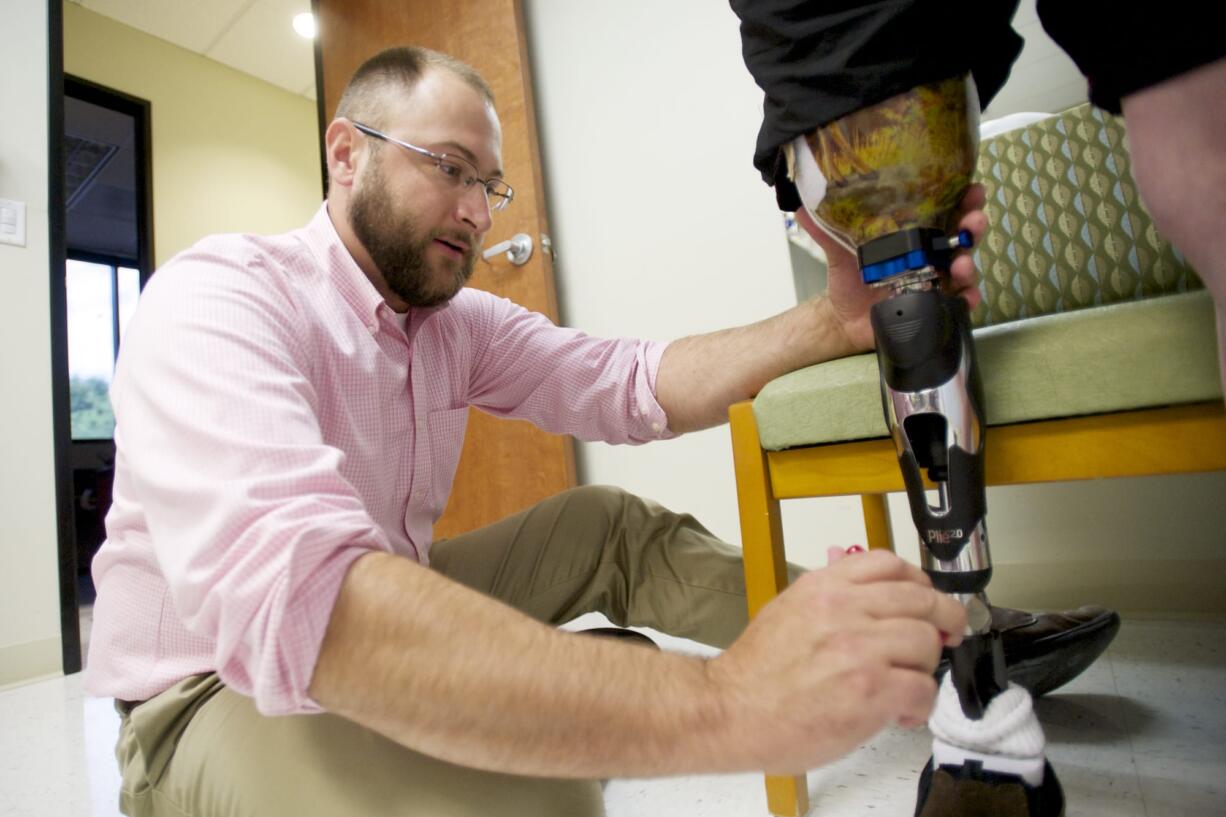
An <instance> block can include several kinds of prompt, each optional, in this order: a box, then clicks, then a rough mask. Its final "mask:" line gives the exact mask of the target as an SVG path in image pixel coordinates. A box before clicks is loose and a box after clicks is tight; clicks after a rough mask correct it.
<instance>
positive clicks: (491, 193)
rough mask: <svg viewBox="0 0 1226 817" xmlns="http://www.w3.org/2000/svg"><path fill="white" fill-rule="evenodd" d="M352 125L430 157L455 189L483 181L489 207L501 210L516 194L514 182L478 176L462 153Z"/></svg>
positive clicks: (464, 188)
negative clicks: (437, 151)
mask: <svg viewBox="0 0 1226 817" xmlns="http://www.w3.org/2000/svg"><path fill="white" fill-rule="evenodd" d="M353 126H354V127H355V128H357V129H358V130H360V131H361V132H362V133H365V134H366V135H368V136H373V137H375V138H376V139H382V140H383V141H385V142H391V143H392V144H393V145H396V146H397V147H402V148H404V149H405V150H408V151H412V152H413V153H417V154H419V155H421V156H425V157H426V158H428V159H430V160H431V161H433V162H434V166H435V168H437V169H438V172H439V178H440V179H442V180H443V181H444V183H445V184H447V185H449V186H451V187H452V188H455V189H457V190H458V189H463V190H467V189H468V188H470V187H472V186H473V185H474V184H476V183H477V182H480V183H481V186H482V187H483V188H484V189H485V200H486V201H487V202H488V203H489V206H490V210H493V211H497V210H502V209H503V208H505V207H506V206H507V205H508V204H510V203H511V199H513V198H514V197H515V191H514V190H512V189H511V185H509V184H507V183H506V182H504V181H503V180H502V179H483V178H481V177H480V176H479V175H477V168H476V166H475V165H473V163H472V162H470V161H468V159H465V158H464V157H463V156H455V155H452V154H450V153H435V152H434V151H432V150H426V149H425V148H422V147H418V146H417V145H410V144H409V143H408V142H404V141H401V140H400V139H397V138H396V137H394V136H388V135H387V134H386V133H383V132H382V131H378V130H375V129H374V128H372V127H370V126H369V125H363V124H362V123H361V122H354V123H353Z"/></svg>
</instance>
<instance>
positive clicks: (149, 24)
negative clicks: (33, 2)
mask: <svg viewBox="0 0 1226 817" xmlns="http://www.w3.org/2000/svg"><path fill="white" fill-rule="evenodd" d="M249 2H250V0H209V2H203V3H202V2H193V1H192V0H81V5H82V6H84V7H85V8H87V9H89V10H90V11H93V12H97V13H98V14H101V15H103V16H106V17H110V18H111V19H113V20H118V21H119V22H121V23H123V24H124V25H127V26H131V27H132V28H135V29H138V30H140V31H143V32H145V33H146V34H152V35H153V36H154V37H159V38H161V39H163V40H166V41H167V42H170V43H174V44H175V45H177V46H180V47H182V48H186V49H188V50H189V51H195V52H197V53H199V52H202V51H203V50H204V49H205V48H207V47H208V45H209V43H211V42H213V40H215V39H216V38H217V36H218V35H219V34H220V33H221V32H222V31H224V30H225V28H226V26H228V25H229V24H230V21H231V20H233V19H234V17H235V16H236V15H237V14H238V13H239V12H240V11H242V9H243V7H244V6H245V5H247V3H249Z"/></svg>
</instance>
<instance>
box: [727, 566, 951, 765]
mask: <svg viewBox="0 0 1226 817" xmlns="http://www.w3.org/2000/svg"><path fill="white" fill-rule="evenodd" d="M965 626H966V612H965V610H964V609H963V608H962V606H961V605H960V604H958V602H957V601H955V600H954V599H953V598H952V597H950V596H947V595H945V594H943V593H939V592H937V591H936V590H934V589H933V588H932V583H931V581H930V580H929V579H928V577H927V576H926V575H925V574H924V573H923V572H922V571H921V570H920V569H919V568H917V567H915V566H914V565H911V564H909V563H907V562H904V561H903V560H902V559H899V558H898V557H897V556H894V555H893V554H891V553H885V552H881V551H873V552H868V553H861V554H855V555H852V556H849V557H847V558H842V559H839V560H838V561H837V562H835V563H833V564H831V566H830V567H827V568H825V569H823V570H814V571H812V572H810V573H806V574H805V575H803V576H801V577H800V578H799V579H798V580H797V581H796V582H794V583H793V584H792V586H791V587H789V588H788V589H787V590H786V591H784V592H783V593H782V594H780V595H779V597H778V598H776V599H775V600H774V601H772V602H771V603H770V604H768V605H767V606H766V607H765V608H763V610H762V612H761V613H760V614H759V615H758V616H757V618H755V619H754V620H753V621H752V622H751V623H750V625H749V627H748V628H747V629H746V630H745V632H744V634H742V636H741V637H740V638H739V639H737V641H736V642H735V643H734V644H733V645H732V646H731V647H729V648H728V649H727V650H726V651H725V652H724V653H723V654H722V655H720V656H719V657H718V658H716V659H714V660H712V661H711V662H710V664H709V665H708V675H709V676H710V677H711V678H712V679H713V681H714V682H715V684H716V686H717V688H718V690H719V693H720V695H721V697H722V698H723V699H724V700H725V713H726V717H727V718H728V720H729V727H730V728H731V729H732V730H733V731H734V735H733V737H734V742H735V743H737V744H738V745H741V746H743V747H744V748H745V750H746V751H747V752H748V753H749V754H750V761H749V764H748V765H750V766H752V767H761V768H763V769H764V770H765V771H767V772H768V773H774V774H798V773H801V772H803V771H805V770H806V769H812V768H816V767H818V766H821V765H823V764H825V763H829V762H830V761H832V760H834V759H835V758H838V757H841V756H842V755H844V754H846V753H847V752H849V751H851V750H852V749H854V748H855V747H857V746H859V745H860V744H861V743H862V742H863V741H864V740H866V739H867V738H869V737H871V736H872V735H873V734H875V733H876V732H877V731H879V730H880V729H882V728H883V727H885V726H888V725H890V724H894V723H897V724H901V725H903V726H918V725H920V724H923V723H925V722H926V721H927V719H928V715H929V714H930V713H931V711H932V707H933V704H934V702H935V699H936V692H937V685H936V682H935V681H934V680H933V672H934V671H935V670H936V667H937V662H938V661H939V660H940V655H941V646H942V644H945V645H954V644H957V643H958V642H960V641H961V640H962V632H963V629H964V628H965Z"/></svg>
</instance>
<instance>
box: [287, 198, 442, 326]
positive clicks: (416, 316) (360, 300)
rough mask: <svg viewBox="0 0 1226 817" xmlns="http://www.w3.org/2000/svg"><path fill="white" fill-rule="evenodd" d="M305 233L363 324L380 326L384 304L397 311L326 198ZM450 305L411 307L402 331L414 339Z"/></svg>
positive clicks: (338, 289)
mask: <svg viewBox="0 0 1226 817" xmlns="http://www.w3.org/2000/svg"><path fill="white" fill-rule="evenodd" d="M301 235H302V240H303V241H304V242H305V243H306V245H307V248H308V249H310V251H311V253H312V254H313V255H314V256H315V257H316V259H318V260H319V262H320V263H321V264H322V265H323V267H324V269H325V270H326V273H327V275H328V278H329V279H330V280H331V281H332V284H333V286H335V287H336V290H337V291H338V292H339V293H340V294H341V297H343V298H344V299H345V302H346V303H348V304H349V306H350V308H351V309H353V311H354V313H355V314H356V315H357V316H358V317H359V318H360V319H361V320H362V323H364V324H366V325H367V326H370V327H372V328H373V327H376V326H378V324H379V308H380V307H382V308H383V309H385V310H386V311H387V312H388V313H389V314H394V310H393V309H392V308H391V306H390V305H388V303H387V301H386V300H384V298H383V296H382V295H381V294H379V290H377V289H375V285H374V284H372V283H371V281H370V279H369V278H367V277H366V273H365V272H363V271H362V268H361V267H359V266H358V262H357V261H355V260H354V258H353V256H352V255H350V253H349V248H348V247H346V246H345V242H343V241H341V237H340V235H339V234H338V233H337V232H336V225H334V224H333V223H332V218H331V216H330V215H329V214H328V202H327V201H326V200H325V201H324V203H323V204H321V205H320V206H319V209H318V210H317V211H316V212H315V216H314V217H313V218H312V219H311V221H310V222H309V223H308V224H307V225H306V227H304V228H302V230H301ZM449 305H450V302H448V303H445V304H441V305H439V306H432V307H429V308H426V309H422V308H420V307H411V308H410V309H409V313H408V319H407V320H403V321H402V320H396V321H395V324H396V326H398V327H400V328H401V329H402V330H407V334H408V335H409V337H410V339H411V338H412V335H413V334H414V330H416V328H417V327H418V326H420V325H421V323H422V322H423V321H424V320H425V319H426V318H428V317H430V316H431V315H433V314H434V313H435V312H438V311H440V310H442V309H446V308H447V307H448V306H449Z"/></svg>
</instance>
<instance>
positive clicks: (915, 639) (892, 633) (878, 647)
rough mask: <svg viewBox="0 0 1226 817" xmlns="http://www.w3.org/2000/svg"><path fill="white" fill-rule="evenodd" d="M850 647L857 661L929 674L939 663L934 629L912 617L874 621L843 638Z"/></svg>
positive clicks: (939, 643) (938, 644) (939, 649)
mask: <svg viewBox="0 0 1226 817" xmlns="http://www.w3.org/2000/svg"><path fill="white" fill-rule="evenodd" d="M842 638H844V639H848V640H849V643H851V644H852V645H853V650H854V652H855V653H856V655H857V660H868V661H870V662H871V661H873V659H876V661H877V662H879V665H884V666H887V667H896V668H897V667H901V668H902V669H910V670H915V671H916V672H926V673H928V674H932V673H933V672H934V671H935V670H936V668H937V664H938V663H939V662H940V660H941V637H940V634H939V633H938V632H937V628H936V627H934V626H932V624H931V623H929V622H927V621H921V620H919V619H914V618H890V619H884V620H878V621H874V622H872V623H871V624H868V625H865V626H864V627H858V628H856V629H854V630H851V631H849V632H848V633H847V634H845V635H843V636H842Z"/></svg>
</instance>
